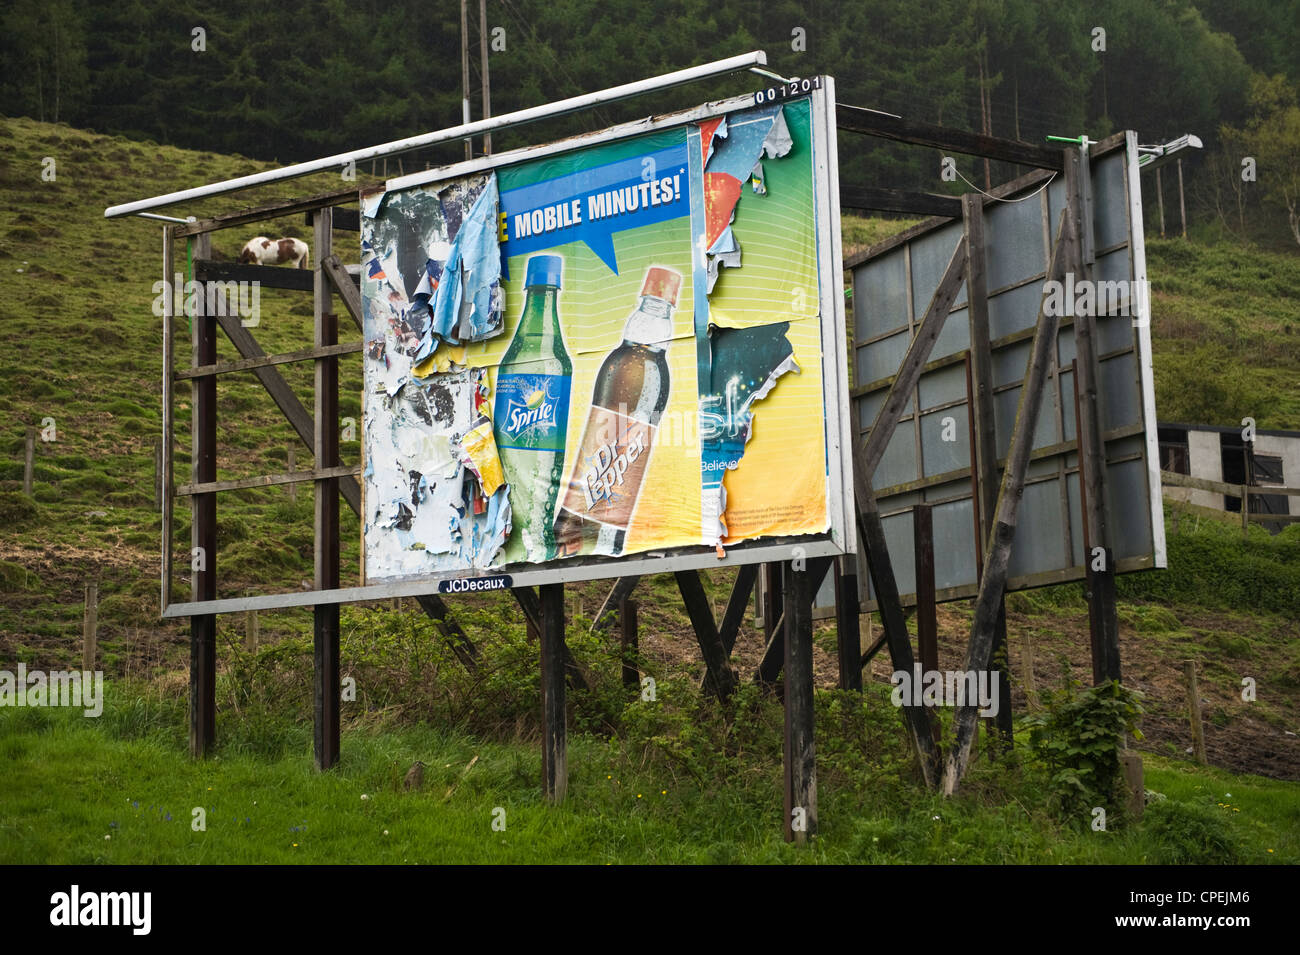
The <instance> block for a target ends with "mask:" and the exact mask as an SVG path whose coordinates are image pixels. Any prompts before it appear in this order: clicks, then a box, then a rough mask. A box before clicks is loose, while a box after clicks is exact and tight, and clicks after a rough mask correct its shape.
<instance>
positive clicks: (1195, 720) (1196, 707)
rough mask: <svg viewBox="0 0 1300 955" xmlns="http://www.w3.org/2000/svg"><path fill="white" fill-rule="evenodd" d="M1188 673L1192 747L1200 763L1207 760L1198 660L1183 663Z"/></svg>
mask: <svg viewBox="0 0 1300 955" xmlns="http://www.w3.org/2000/svg"><path fill="white" fill-rule="evenodd" d="M1183 672H1184V673H1185V674H1186V675H1187V715H1188V717H1189V719H1190V720H1191V724H1192V749H1193V752H1194V754H1195V756H1196V761H1197V762H1198V763H1202V764H1203V763H1204V762H1205V727H1204V726H1203V725H1202V724H1201V691H1200V688H1199V687H1198V686H1197V683H1196V661H1195V660H1188V661H1187V662H1186V663H1184V664H1183Z"/></svg>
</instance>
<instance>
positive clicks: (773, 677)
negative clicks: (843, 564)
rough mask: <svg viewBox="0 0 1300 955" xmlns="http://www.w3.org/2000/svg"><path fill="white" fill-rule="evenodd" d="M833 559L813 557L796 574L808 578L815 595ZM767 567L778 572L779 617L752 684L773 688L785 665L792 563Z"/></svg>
mask: <svg viewBox="0 0 1300 955" xmlns="http://www.w3.org/2000/svg"><path fill="white" fill-rule="evenodd" d="M833 561H834V558H833V557H814V558H812V559H811V560H808V561H807V563H806V565H805V568H804V569H803V570H801V571H798V573H801V574H806V575H807V576H808V586H809V587H811V588H812V593H814V594H815V593H817V591H818V589H819V588H820V587H821V585H822V578H824V577H825V576H826V571H827V570H828V569H829V568H830V566H831V564H832V562H833ZM767 566H772V567H777V568H779V570H780V580H781V592H782V599H781V616H780V617H778V618H777V622H776V623H775V625H774V629H773V631H772V639H771V640H769V641H768V643H767V647H766V648H765V649H764V650H763V659H762V660H760V661H759V664H758V670H757V671H755V673H754V682H755V683H758V684H760V685H763V686H769V687H770V686H775V685H776V683H777V679H778V678H779V677H780V676H781V670H782V667H784V665H785V657H786V645H785V634H786V630H785V625H784V624H785V612H786V610H787V609H788V608H787V607H786V606H785V589H786V588H785V578H786V577H787V576H788V575H789V574H791V573H794V571H792V570H791V569H790V568H791V567H792V566H793V564H792V563H781V564H769V565H767Z"/></svg>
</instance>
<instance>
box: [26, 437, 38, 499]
mask: <svg viewBox="0 0 1300 955" xmlns="http://www.w3.org/2000/svg"><path fill="white" fill-rule="evenodd" d="M35 458H36V429H35V428H28V429H27V440H26V446H25V447H24V448H23V493H24V494H26V495H27V496H28V497H31V496H32V473H33V471H34V470H35V463H36V462H35Z"/></svg>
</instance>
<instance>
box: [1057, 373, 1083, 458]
mask: <svg viewBox="0 0 1300 955" xmlns="http://www.w3.org/2000/svg"><path fill="white" fill-rule="evenodd" d="M1060 394H1061V427H1062V434H1061V440H1062V441H1073V440H1074V438H1075V433H1076V432H1077V431H1078V424H1079V422H1078V420H1077V419H1076V418H1075V416H1074V372H1073V371H1071V370H1070V368H1069V366H1068V365H1063V366H1062V371H1061V387H1060Z"/></svg>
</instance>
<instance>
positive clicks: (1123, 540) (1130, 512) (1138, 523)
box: [1106, 434, 1151, 558]
mask: <svg viewBox="0 0 1300 955" xmlns="http://www.w3.org/2000/svg"><path fill="white" fill-rule="evenodd" d="M1143 449H1144V441H1143V437H1142V435H1140V434H1139V435H1134V436H1133V437H1131V438H1124V439H1123V440H1120V441H1111V442H1109V443H1108V444H1107V445H1106V457H1107V459H1108V460H1109V459H1113V458H1116V457H1125V456H1127V455H1130V454H1133V455H1136V454H1141V453H1142V451H1143ZM1106 504H1107V507H1108V509H1109V511H1110V514H1109V517H1110V521H1111V524H1112V526H1113V527H1116V528H1122V529H1123V533H1120V534H1116V535H1114V538H1113V540H1112V543H1111V547H1112V549H1113V550H1114V552H1115V556H1116V557H1117V558H1118V557H1139V556H1146V555H1148V554H1150V553H1151V526H1150V523H1149V521H1150V518H1149V516H1148V514H1147V473H1146V462H1145V461H1144V460H1143V459H1142V458H1134V459H1133V460H1130V461H1123V462H1120V463H1118V464H1107V466H1106Z"/></svg>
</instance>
